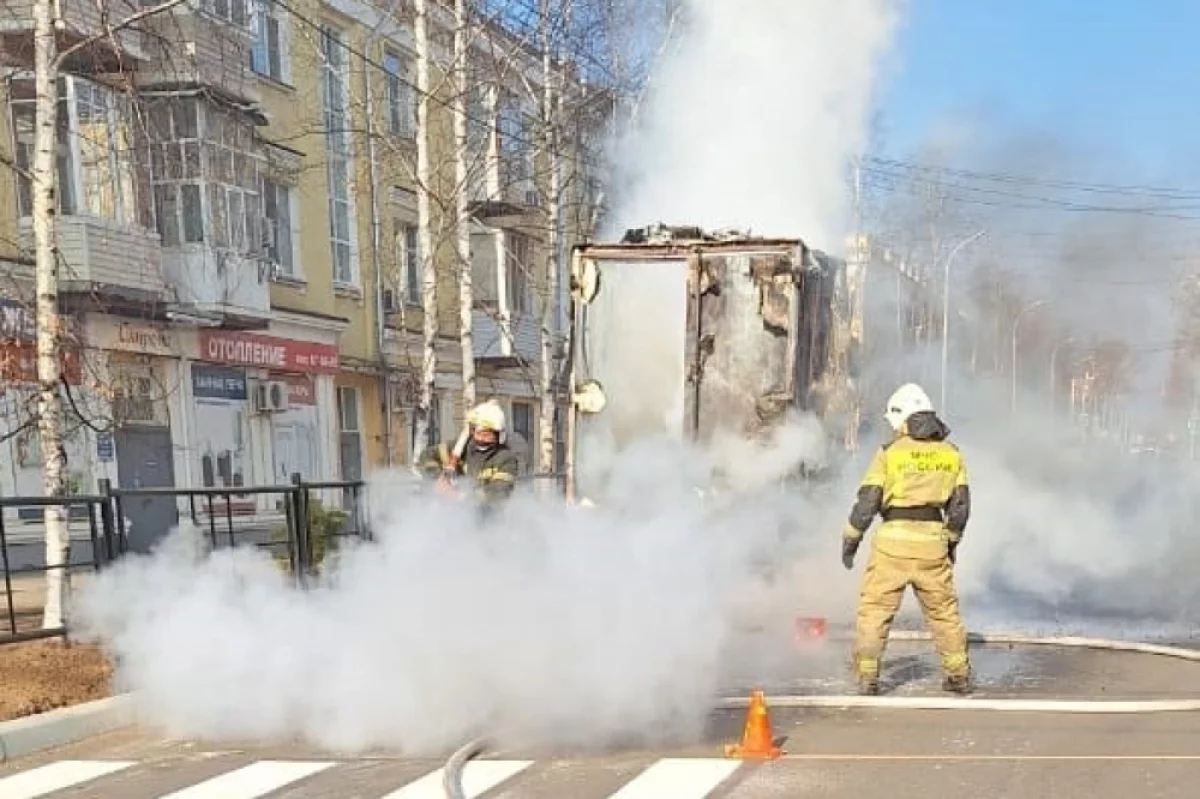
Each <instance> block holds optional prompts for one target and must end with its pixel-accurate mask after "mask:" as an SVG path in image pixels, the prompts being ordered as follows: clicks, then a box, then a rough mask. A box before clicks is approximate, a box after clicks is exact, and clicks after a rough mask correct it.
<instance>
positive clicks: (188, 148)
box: [0, 0, 577, 529]
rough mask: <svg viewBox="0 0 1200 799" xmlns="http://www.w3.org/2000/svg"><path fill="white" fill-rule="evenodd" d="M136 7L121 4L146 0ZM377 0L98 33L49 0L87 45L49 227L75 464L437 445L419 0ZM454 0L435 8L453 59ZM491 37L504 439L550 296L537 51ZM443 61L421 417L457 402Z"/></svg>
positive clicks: (525, 419) (520, 426) (493, 319)
mask: <svg viewBox="0 0 1200 799" xmlns="http://www.w3.org/2000/svg"><path fill="white" fill-rule="evenodd" d="M0 3H4V4H6V5H8V6H11V5H13V4H14V3H17V4H20V2H19V0H0ZM118 5H119V6H120V7H119V8H118ZM125 5H126V4H116V3H114V4H113V7H112V8H111V9H110V11H111V13H113V14H118V13H128V12H132V11H133V10H134V6H132V5H131V6H130V7H129V8H125ZM385 5H386V8H387V11H386V12H385V11H384V10H383V9H384V7H385V6H377V5H373V4H371V3H369V2H365V1H364V0H330V1H329V2H311V1H309V2H295V3H292V2H290V0H289V2H275V1H274V0H188V2H185V3H181V4H179V5H175V6H172V7H170V8H169V9H167V10H165V11H162V12H160V13H158V14H155V15H152V16H149V17H147V18H146V19H144V20H142V21H141V22H140V23H139V25H138V26H137V27H135V28H130V29H127V30H123V31H121V32H120V33H119V34H117V35H114V36H109V35H104V36H98V35H97V34H98V33H100V32H101V31H103V30H104V28H103V25H102V21H101V19H100V17H99V16H98V15H97V12H96V6H95V5H94V4H90V3H85V2H83V0H62V2H61V3H60V4H59V6H60V7H61V12H60V13H61V14H62V22H63V25H62V30H63V43H64V46H71V44H72V43H75V42H78V43H80V44H81V46H80V48H79V49H78V51H76V52H75V53H74V54H73V55H72V56H71V57H70V58H69V59H67V61H66V63H65V64H64V67H65V68H64V72H63V76H62V77H61V78H60V80H59V91H60V98H61V99H60V104H59V108H60V119H59V160H58V169H59V180H60V189H59V194H58V201H59V216H58V234H57V245H58V252H59V256H60V258H61V277H62V300H61V301H62V306H63V309H64V311H66V312H68V313H69V314H70V320H71V325H72V327H71V328H70V333H69V336H68V339H69V346H68V347H67V353H66V355H65V356H64V357H65V359H66V364H65V365H66V367H67V369H66V371H67V376H68V380H67V382H68V385H71V386H73V387H74V388H73V390H72V391H71V392H69V395H68V400H69V404H70V405H71V406H72V408H73V409H74V410H75V414H74V415H75V416H76V417H78V418H77V420H76V423H74V424H73V425H72V426H71V431H70V432H71V435H70V440H69V441H68V444H67V448H68V458H69V463H68V468H69V471H70V473H71V474H72V478H73V480H74V481H76V482H77V483H78V484H79V486H80V487H81V488H88V487H90V486H89V485H88V484H89V483H91V481H93V480H94V479H96V478H97V477H101V476H105V477H109V478H110V479H112V480H113V481H114V483H116V484H119V485H122V486H133V487H151V486H169V485H180V486H182V485H188V486H240V485H264V484H273V483H280V482H285V481H286V480H287V479H288V478H289V476H290V475H291V474H293V473H296V472H299V473H301V474H303V475H304V476H305V477H307V478H309V479H314V480H333V479H355V478H358V477H361V476H363V475H365V474H367V473H368V472H369V471H370V470H372V469H374V468H381V467H387V466H389V465H399V464H402V463H404V462H406V461H407V460H408V458H409V456H410V454H411V452H412V451H413V448H414V447H419V446H421V442H415V441H414V440H413V435H414V433H413V431H414V429H415V424H414V416H415V414H414V403H415V400H416V398H417V395H418V390H417V386H418V379H417V376H418V374H419V371H420V366H421V361H422V341H421V327H422V311H421V302H420V283H421V268H422V263H423V254H422V253H420V252H419V237H418V235H417V213H416V198H417V191H418V187H417V185H416V181H415V176H414V169H413V164H414V162H415V147H416V136H417V134H418V131H417V129H416V114H415V104H416V100H417V96H416V92H415V89H414V88H413V85H414V80H413V74H414V70H415V64H414V51H415V50H414V43H413V28H412V18H411V10H410V9H409V8H408V4H406V3H399V4H396V3H392V4H385ZM17 11H19V12H20V13H14V14H9V15H7V17H8V19H7V20H6V21H5V22H4V23H3V25H0V63H2V64H3V66H4V69H5V73H4V76H5V77H4V82H3V85H2V86H0V100H2V101H3V103H4V106H5V113H4V114H3V121H2V122H0V153H3V154H4V156H5V158H4V160H6V161H9V162H11V164H12V165H13V168H12V169H11V174H9V175H5V176H4V177H3V179H0V267H3V268H4V275H3V277H4V280H3V281H2V282H0V295H2V297H0V324H2V329H0V338H2V339H3V341H2V343H0V347H2V350H0V354H2V355H3V357H2V358H0V367H2V369H3V374H2V375H0V377H2V378H3V380H4V384H5V391H4V394H3V396H0V404H2V407H0V437H2V436H4V435H6V434H7V433H11V434H12V435H11V437H9V438H8V439H7V440H5V442H4V443H3V444H0V447H6V448H7V449H8V450H10V451H11V452H10V453H6V454H11V455H12V456H13V457H11V458H10V459H9V460H10V468H8V469H4V470H0V492H4V493H8V494H13V493H38V491H39V485H40V477H39V468H40V465H41V461H40V454H39V453H38V452H37V451H36V449H37V447H36V439H37V436H36V434H35V433H33V434H31V429H30V430H24V431H22V430H20V428H21V427H22V425H23V424H24V423H25V421H27V420H28V411H29V408H28V402H29V396H30V392H29V391H28V387H29V385H30V384H31V383H32V377H33V374H34V373H33V372H32V371H31V369H32V352H33V350H32V347H33V343H32V342H33V336H34V333H35V332H36V324H35V322H34V321H33V316H32V310H31V309H32V303H31V299H32V293H31V291H30V286H31V276H32V269H31V265H30V262H29V256H30V254H31V252H32V236H31V228H30V220H29V205H30V203H29V186H28V181H27V179H26V177H25V176H24V175H23V174H22V170H23V169H24V168H25V167H26V166H27V165H28V164H29V161H30V158H31V154H32V141H33V97H34V95H33V89H32V86H33V84H32V75H31V74H30V73H29V71H28V70H29V65H30V64H31V63H32V31H31V30H30V28H31V24H30V23H29V22H28V20H29V19H30V14H29V13H28V10H27V9H25V10H19V9H18V10H17ZM443 13H444V11H443V10H441V9H438V14H439V15H441V14H443ZM448 22H449V20H448V18H445V17H443V16H438V17H437V18H436V19H435V23H436V24H435V36H434V37H433V39H434V42H435V46H434V60H435V66H436V71H437V72H438V74H439V75H440V74H441V73H442V71H444V69H445V65H446V63H447V60H448V57H449V53H448V52H447V47H448V45H447V42H448V40H449V31H448V29H447V28H446V25H448ZM489 37H503V34H502V33H501V32H499V31H485V32H484V34H483V35H482V36H479V37H476V38H475V42H476V45H475V47H476V50H477V51H478V54H479V58H478V59H477V60H478V64H477V65H474V66H473V75H474V76H475V79H476V81H477V82H476V83H475V85H474V86H473V91H472V97H471V104H470V111H469V114H470V118H471V135H470V140H471V158H470V161H471V163H472V169H471V181H470V186H471V189H470V190H471V201H472V206H471V209H472V219H471V248H472V263H471V272H472V276H473V279H474V286H475V291H476V303H475V306H476V307H475V310H474V312H473V313H474V324H473V333H474V341H475V346H476V362H477V370H478V394H479V396H480V398H483V397H487V396H495V397H497V398H498V399H499V400H500V401H501V402H502V403H503V404H504V405H505V406H506V407H507V409H508V410H509V414H510V418H511V420H512V421H511V426H512V430H513V432H514V434H515V435H514V439H515V440H517V441H518V442H520V441H522V440H530V441H532V439H533V438H534V437H535V436H536V430H537V424H538V419H537V416H538V406H537V403H536V400H535V397H536V395H537V376H538V374H539V371H540V366H539V358H540V357H541V351H540V341H541V338H540V336H541V333H540V327H539V313H540V309H541V303H543V302H548V303H551V304H552V306H553V305H555V304H557V303H558V301H559V299H558V298H556V297H547V296H544V295H539V286H541V285H542V284H544V282H545V270H546V264H547V263H548V260H547V258H546V253H545V244H544V242H545V239H546V234H545V221H544V220H545V214H544V212H543V210H542V209H541V208H540V207H539V206H540V204H541V192H540V191H539V188H538V185H537V184H538V181H537V180H536V179H535V170H537V169H539V168H540V166H539V163H538V162H536V160H535V159H534V158H533V155H532V149H531V148H532V142H533V140H534V139H535V134H534V132H533V129H532V124H533V123H532V118H533V114H534V111H535V109H536V106H535V105H534V101H533V99H532V98H531V97H530V96H529V88H530V86H535V85H536V83H531V81H536V79H537V72H536V68H535V67H536V65H537V62H536V59H533V58H532V56H529V55H528V54H525V55H521V51H520V49H519V48H516V47H513V48H508V49H506V50H504V52H505V53H506V55H505V57H504V58H502V59H497V58H496V56H495V53H496V52H497V46H496V41H495V40H494V39H489ZM502 43H503V42H502ZM514 53H515V54H516V55H515V56H514V55H513V54H514ZM522 59H524V61H528V63H524V61H523V60H522ZM475 60H476V59H475V58H474V57H473V61H475ZM514 69H519V70H520V74H516V73H514V72H513V70H514ZM438 85H439V87H440V88H439V92H440V93H439V95H438V96H436V97H435V98H434V101H432V102H431V103H430V106H431V109H432V114H433V117H432V119H431V124H430V126H429V131H428V135H429V141H430V143H431V150H432V153H433V162H434V165H435V169H436V178H435V185H434V186H432V187H430V188H431V191H433V192H434V193H435V194H436V195H437V198H436V201H435V202H434V203H433V205H434V207H435V208H436V209H438V212H437V214H436V215H435V219H434V220H433V226H432V227H433V228H434V229H435V239H434V240H435V252H434V254H433V257H434V263H435V264H436V266H437V271H438V275H439V280H438V286H439V319H438V328H439V339H438V356H439V374H438V379H437V402H436V403H435V408H434V414H433V417H434V419H433V421H434V430H433V434H434V436H437V437H442V438H448V437H450V436H452V435H453V433H454V432H455V429H456V425H457V424H458V423H459V422H460V421H461V418H462V413H463V409H462V407H461V402H460V401H459V397H460V392H461V385H462V383H461V355H460V348H459V342H458V319H459V312H458V291H457V285H456V278H455V275H456V273H457V265H456V263H455V259H454V250H453V246H452V233H450V232H447V231H449V229H450V228H449V225H448V221H449V220H448V219H447V218H446V214H447V213H449V211H447V210H446V209H450V208H453V202H452V199H451V198H452V194H453V169H452V164H451V158H450V154H451V153H452V144H451V143H452V134H451V126H450V121H449V112H448V110H447V107H448V98H447V96H446V95H445V92H446V88H445V87H446V82H445V81H438ZM522 94H523V95H524V97H522ZM571 163H572V165H576V164H577V162H576V161H572V162H571ZM3 168H4V167H0V169H3ZM6 171H8V170H6ZM568 235H569V234H568ZM563 282H564V284H565V281H563ZM135 514H137V515H136V516H135V518H134V520H133V521H134V525H135V528H144V529H162V528H163V527H165V524H167V523H169V521H168V520H169V519H170V518H172V517H173V514H174V508H173V507H171V506H170V504H169V503H160V504H158V505H155V504H154V503H150V504H149V505H147V507H145V508H142V509H140V510H136V511H135Z"/></svg>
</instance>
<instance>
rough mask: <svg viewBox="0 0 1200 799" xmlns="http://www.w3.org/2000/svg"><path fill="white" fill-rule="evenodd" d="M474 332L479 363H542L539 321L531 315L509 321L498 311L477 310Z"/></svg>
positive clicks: (476, 357)
mask: <svg viewBox="0 0 1200 799" xmlns="http://www.w3.org/2000/svg"><path fill="white" fill-rule="evenodd" d="M471 332H472V335H473V336H474V341H475V359H476V360H478V361H483V362H485V363H495V364H496V365H515V364H517V363H535V362H537V361H538V360H540V359H541V347H540V340H541V337H540V335H539V334H538V320H537V319H535V318H534V317H532V316H530V315H527V314H525V315H517V316H514V317H511V318H505V317H502V316H501V315H500V313H499V311H498V310H497V309H495V308H477V309H475V311H474V312H473V314H472V325H471Z"/></svg>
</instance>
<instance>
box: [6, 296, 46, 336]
mask: <svg viewBox="0 0 1200 799" xmlns="http://www.w3.org/2000/svg"><path fill="white" fill-rule="evenodd" d="M35 338H37V314H35V313H34V311H33V308H32V307H30V306H28V305H26V304H25V303H23V302H17V301H16V300H9V299H0V339H16V340H18V341H33V340H34V339H35Z"/></svg>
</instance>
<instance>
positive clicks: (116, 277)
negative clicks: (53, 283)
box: [20, 216, 166, 302]
mask: <svg viewBox="0 0 1200 799" xmlns="http://www.w3.org/2000/svg"><path fill="white" fill-rule="evenodd" d="M20 235H21V250H22V252H24V253H27V254H30V255H32V253H33V228H32V225H31V223H30V220H29V219H22V220H21V222H20ZM56 241H57V244H58V250H59V254H60V256H61V263H62V265H63V266H62V271H61V281H62V283H61V290H62V292H63V293H64V294H68V293H73V294H93V295H98V296H108V295H112V296H123V297H126V298H127V299H129V300H130V301H133V302H138V301H141V302H144V301H146V300H161V299H162V297H163V296H164V292H165V289H166V286H165V284H164V283H163V272H162V260H161V252H162V250H161V247H160V246H159V240H158V234H157V233H154V232H151V231H148V230H145V229H143V228H140V227H130V226H127V225H123V224H120V223H118V222H113V221H111V220H108V219H101V218H99V217H92V216H60V217H59V218H58V230H57V237H56Z"/></svg>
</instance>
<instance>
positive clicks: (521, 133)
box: [496, 92, 533, 188]
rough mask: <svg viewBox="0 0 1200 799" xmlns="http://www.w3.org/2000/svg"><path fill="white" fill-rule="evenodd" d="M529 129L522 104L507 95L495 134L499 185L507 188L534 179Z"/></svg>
mask: <svg viewBox="0 0 1200 799" xmlns="http://www.w3.org/2000/svg"><path fill="white" fill-rule="evenodd" d="M529 128H530V125H529V119H528V115H527V114H526V113H525V109H524V108H523V106H522V105H521V102H520V101H519V100H518V99H517V98H516V97H515V96H513V95H512V94H510V93H508V92H504V93H503V94H502V95H501V100H500V103H499V108H498V109H497V118H496V132H497V136H498V138H499V150H500V170H501V173H500V181H501V185H502V186H504V187H506V188H507V187H509V186H513V185H515V184H517V183H521V182H524V181H527V180H529V179H530V178H532V177H533V168H532V167H533V164H532V161H531V158H532V153H533V148H532V136H533V134H532V132H531V131H530V130H529Z"/></svg>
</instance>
